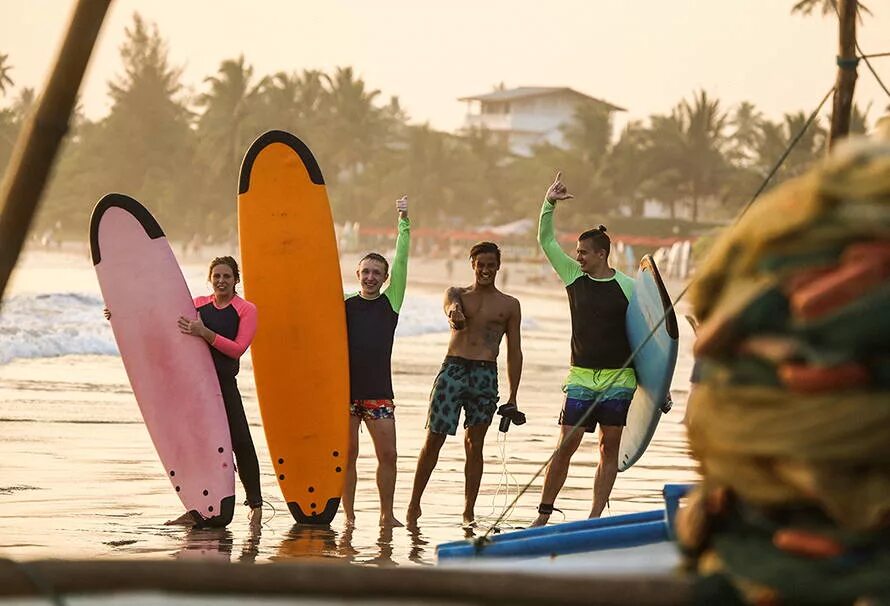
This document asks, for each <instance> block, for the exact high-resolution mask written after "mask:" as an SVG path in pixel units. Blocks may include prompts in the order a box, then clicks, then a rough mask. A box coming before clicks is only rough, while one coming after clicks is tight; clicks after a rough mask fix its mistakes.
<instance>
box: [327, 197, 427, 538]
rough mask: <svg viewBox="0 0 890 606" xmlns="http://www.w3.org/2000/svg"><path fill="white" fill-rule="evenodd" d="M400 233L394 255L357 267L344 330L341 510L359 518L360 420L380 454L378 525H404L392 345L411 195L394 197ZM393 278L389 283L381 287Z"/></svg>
mask: <svg viewBox="0 0 890 606" xmlns="http://www.w3.org/2000/svg"><path fill="white" fill-rule="evenodd" d="M396 210H397V211H398V213H399V235H398V237H397V238H396V255H395V257H394V258H393V260H392V274H391V275H390V268H389V263H388V262H387V261H386V259H385V258H384V257H383V256H382V255H380V254H378V253H368V254H367V255H365V256H364V257H362V260H361V261H359V264H358V269H357V270H356V272H355V275H356V277H357V278H358V280H359V285H360V287H361V289H360V290H359V291H358V292H355V293H351V294H348V295H346V330H347V333H348V335H349V391H350V395H349V398H350V402H351V403H350V407H349V412H350V416H349V461H348V464H347V467H346V480H345V486H344V487H343V510H344V512H345V513H346V521H347V523H349V524H352V523H354V522H355V486H356V482H357V475H356V469H355V466H356V462H357V461H358V450H359V442H358V432H359V427H361V424H362V421H364V422H365V426H366V427H367V428H368V433H370V434H371V439H372V440H374V450H375V451H376V454H377V490H378V492H379V494H380V525H381V526H388V527H393V526H402V525H403V524H402V523H401V522H399V521H398V520H397V519H396V517H395V513H394V511H393V499H394V497H395V490H396V461H397V454H396V426H395V421H396V419H395V404H394V403H393V398H394V394H393V389H392V364H391V361H392V346H393V339H394V337H395V331H396V325H397V324H398V322H399V311H400V310H401V308H402V301H403V300H404V298H405V286H406V283H407V279H408V253H409V250H410V248H411V236H410V234H411V224H410V222H409V221H408V196H402V197H401V198H399V199H398V200H397V201H396ZM387 278H389V286H388V287H387V288H386V289H385V290H383V292H381V287H382V286H383V284H384V282H386V280H387Z"/></svg>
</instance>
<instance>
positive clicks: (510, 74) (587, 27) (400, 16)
mask: <svg viewBox="0 0 890 606" xmlns="http://www.w3.org/2000/svg"><path fill="white" fill-rule="evenodd" d="M792 4H793V3H792V2H790V0H789V1H788V2H777V1H776V0H756V1H746V2H741V1H733V2H720V3H716V2H702V1H697V0H682V1H680V2H674V3H663V2H658V1H657V0H648V1H644V2H639V3H636V4H635V5H634V9H633V10H627V8H626V6H625V5H623V4H620V3H616V4H606V3H575V2H571V1H568V0H557V1H555V2H551V3H548V4H547V6H546V7H545V8H542V7H541V5H540V4H538V3H531V2H509V3H508V2H488V3H483V4H481V5H479V4H475V3H472V2H469V1H466V0H461V1H457V2H452V3H449V5H448V7H447V9H446V8H431V7H429V6H428V5H425V4H418V3H410V2H402V1H394V0H393V1H387V2H383V3H375V4H373V5H372V4H368V3H360V2H352V1H348V0H337V1H332V2H328V3H324V4H309V5H295V4H293V3H288V2H277V1H276V2H272V1H270V2H264V3H262V4H261V5H259V7H258V9H257V10H256V11H255V12H254V13H252V14H250V15H249V16H248V14H247V13H246V12H245V11H246V9H245V7H244V5H242V4H239V3H235V2H212V3H211V2H207V1H196V2H189V3H184V4H183V3H174V2H171V1H169V0H161V1H158V2H152V3H140V2H136V1H135V0H118V1H117V2H114V3H112V7H111V11H110V13H109V15H108V17H107V19H106V23H105V25H104V28H103V31H102V34H101V37H100V40H99V43H98V44H97V47H96V50H95V52H94V56H93V59H92V62H91V65H90V69H89V71H88V73H87V76H86V79H85V81H84V84H83V86H82V89H81V98H82V105H83V108H84V110H85V113H86V115H87V116H88V117H90V118H93V119H96V118H100V117H102V116H104V115H106V114H107V113H108V110H109V108H110V100H109V98H108V94H107V91H108V84H107V83H108V81H109V80H110V79H112V78H113V77H114V76H115V75H116V74H119V73H120V71H121V60H120V57H119V47H120V45H121V44H122V42H123V40H124V29H125V28H126V27H127V26H128V25H129V24H130V23H131V21H132V16H133V13H134V12H139V13H140V14H141V15H142V16H143V17H144V18H145V19H146V20H147V21H149V22H153V23H156V24H157V26H158V29H159V32H160V34H161V37H162V38H163V39H164V40H165V41H166V42H167V44H168V48H169V56H170V62H171V64H172V65H174V66H179V67H181V68H182V70H183V73H182V82H183V84H184V86H185V91H184V94H185V95H186V96H187V97H189V98H194V97H196V96H197V95H198V94H200V93H201V92H203V91H204V90H206V87H205V84H204V79H205V78H207V77H208V76H211V75H213V74H214V73H215V72H216V71H217V69H218V67H219V65H220V63H221V62H222V61H224V60H226V59H231V58H235V57H237V56H238V55H241V54H243V55H244V56H245V59H246V61H247V63H249V64H250V65H252V66H253V67H254V70H255V74H256V75H257V76H263V75H270V74H273V73H275V72H278V71H286V72H292V71H302V70H304V69H320V70H324V71H331V70H333V69H334V68H335V67H338V66H352V67H354V68H355V70H356V72H357V74H358V75H359V76H360V77H361V78H363V79H364V81H365V82H366V83H367V85H368V86H369V87H370V88H372V89H378V90H380V97H379V99H380V102H385V101H386V100H388V99H389V98H390V97H391V96H397V97H399V99H400V101H401V105H402V107H403V108H404V109H405V110H406V111H407V113H408V115H409V116H410V119H411V122H412V123H426V122H428V123H430V124H431V126H433V127H434V128H436V129H439V130H445V131H453V130H456V129H457V128H459V127H460V126H461V124H462V123H463V120H464V114H465V110H466V108H465V104H464V103H461V102H460V101H458V98H459V97H463V96H467V95H474V94H480V93H485V92H488V91H490V90H491V89H492V87H493V86H495V85H498V84H500V83H504V84H505V85H506V86H508V87H515V86H568V87H571V88H574V89H576V90H578V91H580V92H583V93H585V94H588V95H591V96H593V97H597V98H601V99H605V100H607V101H609V102H611V103H614V104H616V105H619V106H621V107H625V108H627V110H628V111H627V112H626V114H623V115H621V116H619V117H618V123H619V125H620V124H622V123H623V122H625V121H627V120H644V119H646V118H647V117H648V116H650V115H652V114H663V113H667V112H669V111H670V110H671V108H672V107H673V106H674V105H676V104H677V103H678V102H680V101H681V100H682V99H684V98H689V97H690V96H691V95H692V94H693V93H694V92H695V91H697V90H705V91H707V92H708V94H709V95H710V96H711V97H713V98H716V99H719V100H720V101H721V103H722V104H723V107H724V109H729V108H731V107H732V106H734V105H737V104H738V103H740V102H742V101H750V102H752V103H753V104H754V105H755V106H756V107H757V108H758V109H759V110H760V111H762V112H763V113H764V115H766V116H767V117H769V118H771V119H778V118H780V117H781V115H782V114H783V113H786V112H796V111H807V112H809V111H811V110H812V109H813V108H815V106H816V105H817V104H818V102H819V100H820V99H821V97H822V96H823V94H824V93H825V91H827V90H828V88H829V87H830V86H831V85H832V83H833V82H834V77H835V73H836V69H835V65H834V57H835V54H836V52H837V25H836V20H835V19H833V18H829V17H822V16H821V15H818V14H814V15H812V16H809V17H805V16H801V15H791V14H790V9H791V6H792ZM870 9H871V11H872V14H871V15H866V17H865V19H864V20H863V22H861V23H860V24H859V28H858V30H859V31H858V37H859V44H860V46H861V48H862V49H863V50H864V51H865V52H868V53H877V52H886V51H888V50H890V49H888V48H884V47H885V46H887V43H886V42H885V38H884V39H882V36H881V32H887V31H890V9H888V7H887V6H884V5H880V4H874V5H872V6H870ZM70 10H71V6H69V5H68V3H65V4H63V3H59V2H55V1H52V0H37V1H35V2H29V3H13V2H6V3H4V4H3V5H2V7H0V15H2V19H0V40H2V42H0V53H5V54H7V55H8V56H9V59H8V63H9V64H10V65H11V66H12V70H11V72H10V74H9V75H10V77H11V78H12V79H13V81H14V83H15V84H14V86H12V87H11V92H12V93H13V94H14V93H15V92H16V91H19V90H21V89H22V88H24V87H36V88H39V87H40V86H42V83H43V81H44V79H45V77H46V73H47V71H48V69H49V67H50V64H51V61H52V59H53V57H54V54H55V52H56V49H57V48H58V45H59V42H60V40H61V36H62V33H63V31H64V27H65V25H66V24H67V20H68V16H69V13H70ZM874 65H875V67H876V69H877V70H878V73H879V74H881V75H882V77H883V78H884V80H885V83H886V82H890V60H888V59H875V60H874ZM855 100H856V102H857V103H858V105H859V106H860V107H862V108H866V107H871V110H870V112H869V118H870V120H871V121H873V120H874V119H875V118H877V117H878V116H880V115H881V114H882V113H884V112H885V108H886V107H887V105H888V103H890V99H888V97H887V95H886V94H885V93H884V92H883V91H882V90H881V89H880V87H879V86H878V84H877V82H876V81H875V79H874V78H873V77H872V75H871V74H870V73H869V72H868V71H867V69H866V68H865V66H864V65H863V66H860V69H859V81H858V82H857V86H856V96H855ZM3 101H4V102H5V103H8V102H9V97H7V98H6V99H4V100H3ZM827 112H828V110H825V111H824V112H823V113H826V114H827Z"/></svg>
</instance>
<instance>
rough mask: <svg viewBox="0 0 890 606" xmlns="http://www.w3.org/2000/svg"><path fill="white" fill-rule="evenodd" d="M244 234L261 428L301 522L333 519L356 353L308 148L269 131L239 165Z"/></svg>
mask: <svg viewBox="0 0 890 606" xmlns="http://www.w3.org/2000/svg"><path fill="white" fill-rule="evenodd" d="M238 191H239V194H238V235H239V240H240V245H241V262H242V271H243V280H244V295H245V298H246V299H247V300H249V301H251V302H253V303H254V304H255V305H256V306H257V313H258V328H257V334H256V337H255V338H254V340H253V344H252V345H251V348H250V350H251V356H252V358H253V369H254V376H255V378H256V389H257V397H258V398H259V405H260V412H261V414H262V417H263V428H264V430H265V432H266V440H267V442H268V444H269V453H270V454H271V456H272V464H273V466H274V467H275V475H276V476H277V477H278V484H279V486H280V487H281V492H282V494H283V495H284V499H285V501H286V502H287V505H288V508H289V509H290V512H291V514H292V515H293V516H294V519H295V520H296V521H297V522H299V523H303V524H329V523H330V522H331V520H332V519H333V518H334V515H335V514H336V513H337V508H338V506H339V504H340V495H341V493H342V489H343V478H344V475H345V473H346V464H347V454H348V453H347V447H348V443H349V442H348V427H349V358H348V355H349V354H348V348H347V341H346V311H345V307H344V305H343V282H342V279H341V277H340V260H339V256H338V251H337V243H336V239H335V235H334V223H333V219H332V217H331V209H330V205H329V204H328V195H327V192H326V190H325V184H324V178H323V177H322V174H321V170H320V169H319V167H318V163H317V162H316V160H315V157H314V156H313V155H312V152H311V151H309V148H308V147H307V146H306V145H305V144H304V143H303V142H302V141H300V140H299V139H298V138H297V137H295V136H294V135H292V134H290V133H287V132H284V131H270V132H267V133H265V134H264V135H261V136H260V137H259V138H258V139H257V140H256V141H254V143H253V144H252V145H251V146H250V148H249V149H248V150H247V153H246V154H245V156H244V160H243V162H242V164H241V178H240V181H239V189H238Z"/></svg>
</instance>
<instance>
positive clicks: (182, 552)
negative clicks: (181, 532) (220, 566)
mask: <svg viewBox="0 0 890 606" xmlns="http://www.w3.org/2000/svg"><path fill="white" fill-rule="evenodd" d="M234 544H235V537H234V535H232V533H231V531H229V529H228V528H189V529H187V530H186V531H185V536H184V538H183V541H182V546H181V547H180V548H179V551H178V552H177V553H176V555H175V557H176V559H177V560H198V559H204V560H213V561H216V562H228V561H231V559H232V547H233V546H234Z"/></svg>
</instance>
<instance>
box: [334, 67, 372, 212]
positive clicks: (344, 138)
mask: <svg viewBox="0 0 890 606" xmlns="http://www.w3.org/2000/svg"><path fill="white" fill-rule="evenodd" d="M323 78H324V81H325V84H326V89H327V94H326V97H325V104H326V105H327V110H328V112H329V114H328V115H329V118H330V122H329V124H328V128H327V132H326V133H325V135H326V138H327V139H328V143H329V146H330V147H329V149H330V156H329V162H330V163H331V164H332V165H333V168H334V171H335V173H334V174H335V175H336V177H337V178H338V179H343V178H345V180H346V181H347V182H349V183H355V182H356V180H357V178H358V175H359V174H360V172H361V171H362V170H363V168H364V165H365V164H366V163H367V162H368V161H369V160H370V158H371V157H372V155H373V152H374V150H375V149H377V148H378V147H379V146H380V145H381V144H382V141H383V135H384V134H385V126H386V122H385V121H384V120H383V116H382V113H381V110H380V109H379V108H378V107H376V106H375V105H374V100H375V99H376V98H377V96H378V95H380V91H379V90H367V89H366V88H365V83H364V81H363V80H362V79H361V78H356V76H355V74H354V72H353V71H352V68H351V67H338V68H337V70H336V72H335V73H334V75H333V76H329V75H327V74H325V75H324V76H323ZM349 192H350V195H349V199H348V200H347V201H346V202H347V204H348V206H349V211H348V212H353V211H355V210H356V209H355V208H354V207H355V190H354V188H349Z"/></svg>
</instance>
